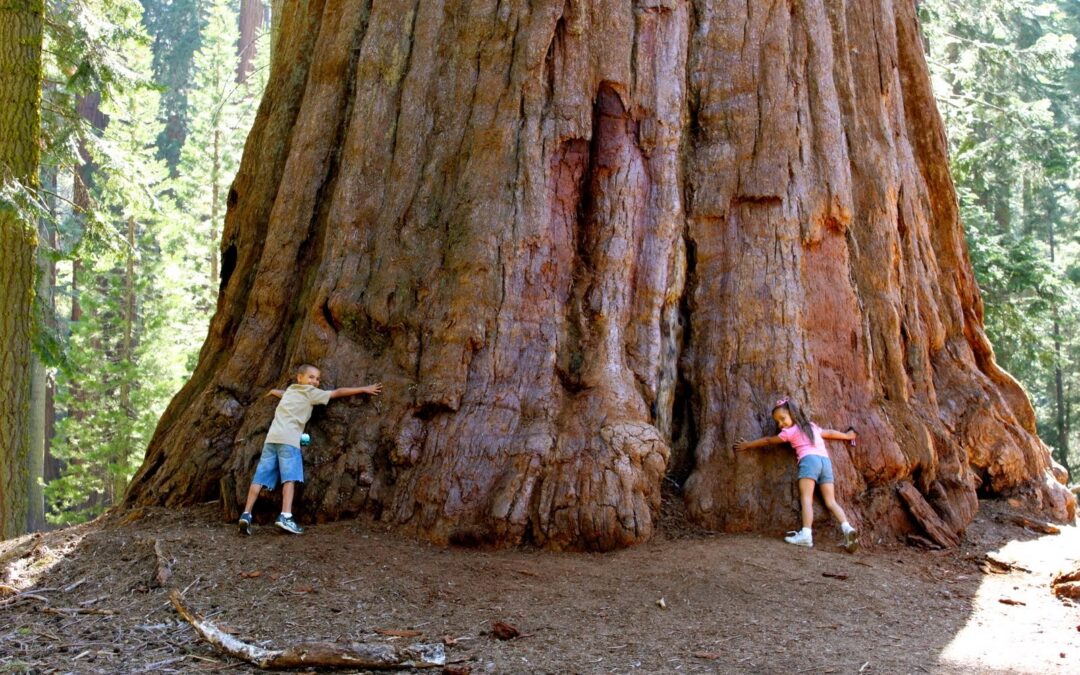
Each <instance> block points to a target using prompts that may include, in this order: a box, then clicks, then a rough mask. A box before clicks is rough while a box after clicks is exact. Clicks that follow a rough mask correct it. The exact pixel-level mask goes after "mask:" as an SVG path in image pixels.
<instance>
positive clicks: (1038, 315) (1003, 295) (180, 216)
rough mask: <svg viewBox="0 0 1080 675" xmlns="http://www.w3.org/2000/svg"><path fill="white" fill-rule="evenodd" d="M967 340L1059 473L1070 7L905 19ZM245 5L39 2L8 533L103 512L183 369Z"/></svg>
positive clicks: (234, 146)
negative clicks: (949, 177) (970, 329)
mask: <svg viewBox="0 0 1080 675" xmlns="http://www.w3.org/2000/svg"><path fill="white" fill-rule="evenodd" d="M920 16H921V19H922V23H923V30H924V35H925V44H926V49H927V53H928V60H929V63H930V67H931V72H932V75H933V78H934V89H935V94H936V95H937V98H938V105H939V108H940V110H941V113H942V115H943V117H944V119H945V124H946V127H947V129H948V134H949V142H950V151H951V162H952V170H953V175H954V178H955V180H956V187H957V191H958V194H959V198H960V206H961V213H962V219H963V222H964V224H965V229H966V235H967V240H968V246H969V248H970V253H971V259H972V263H973V265H974V267H975V273H976V277H977V279H978V282H979V285H980V287H981V289H982V292H983V297H984V300H985V303H986V326H987V331H988V333H989V335H990V337H991V340H992V341H993V344H994V346H995V350H996V354H997V358H998V360H999V362H1000V363H1001V364H1002V365H1003V366H1004V367H1005V368H1006V369H1007V370H1008V371H1009V372H1011V373H1012V374H1013V375H1014V376H1016V377H1017V379H1019V380H1020V382H1021V383H1022V384H1023V385H1024V387H1025V388H1026V389H1027V391H1028V393H1029V395H1030V397H1031V400H1032V403H1033V404H1034V406H1035V410H1036V413H1037V417H1038V425H1039V432H1040V435H1041V436H1042V438H1043V439H1044V441H1046V443H1047V444H1048V445H1049V446H1051V448H1052V449H1053V454H1054V457H1055V459H1057V461H1058V462H1060V463H1061V464H1063V465H1065V466H1066V467H1067V468H1069V469H1070V471H1073V470H1074V469H1075V468H1076V467H1078V466H1080V452H1077V451H1076V447H1077V440H1078V439H1077V438H1076V433H1075V432H1074V431H1073V429H1072V427H1071V410H1072V409H1073V403H1074V402H1076V401H1077V399H1078V398H1080V390H1078V389H1077V384H1078V382H1077V380H1078V377H1080V339H1078V338H1077V328H1078V325H1080V301H1078V297H1080V261H1078V247H1080V204H1078V188H1080V97H1078V96H1077V92H1078V91H1080V48H1078V45H1077V36H1078V35H1080V0H1058V1H1054V2H1041V3H1040V2H1023V1H1020V0H959V1H954V2H946V1H945V0H925V1H924V2H922V3H921V5H920ZM272 18H273V12H272V9H271V7H270V6H269V5H268V4H267V3H265V2H261V1H259V0H143V1H142V2H136V1H134V0H86V1H84V2H81V3H67V2H50V3H47V5H46V23H45V33H46V35H45V52H44V57H43V58H44V66H45V84H44V91H43V104H42V109H43V118H42V129H41V131H42V139H43V156H42V162H41V172H40V185H41V187H40V189H39V190H37V191H36V192H34V193H33V194H31V195H30V196H29V198H28V197H27V195H25V194H17V193H15V192H14V191H13V190H11V189H8V190H7V191H6V192H5V193H4V194H3V195H0V198H2V199H5V200H6V201H7V203H9V204H12V205H18V206H19V208H26V205H27V204H30V205H31V208H34V209H35V210H36V213H35V219H36V220H37V222H38V223H39V237H40V240H39V242H40V245H39V249H38V250H39V258H40V263H39V267H40V278H39V280H38V304H37V315H36V319H35V327H36V340H35V346H36V354H37V362H36V366H35V373H34V387H33V389H34V393H35V396H34V398H33V400H32V404H31V406H32V409H33V411H34V412H35V414H34V415H33V425H34V429H33V443H32V450H33V451H32V456H31V461H30V466H29V467H28V475H29V477H30V482H31V500H30V501H31V505H30V513H29V514H28V516H29V517H28V525H29V528H30V529H42V528H44V527H47V526H48V525H49V524H62V523H71V522H78V521H81V520H85V519H88V518H91V517H93V516H95V515H97V514H98V513H100V512H101V511H103V510H104V509H106V508H108V507H109V506H110V505H112V504H113V503H115V502H117V501H118V500H119V499H121V498H122V496H123V491H124V488H125V486H126V484H127V481H128V480H129V479H130V477H131V475H132V474H133V473H134V471H135V469H136V468H137V467H138V465H139V464H140V462H141V460H142V457H143V453H144V451H145V448H146V444H147V442H148V440H149V437H150V435H151V434H152V432H153V430H154V426H155V424H156V422H157V419H158V417H159V416H160V414H161V413H162V411H163V410H164V408H165V406H166V404H167V403H168V401H169V400H170V398H171V397H172V395H173V394H174V393H175V392H176V391H177V390H178V389H179V388H180V386H181V384H182V383H183V382H184V381H185V380H186V379H187V377H188V376H189V374H190V373H191V370H192V368H193V367H194V365H195V363H196V361H197V359H198V352H199V349H200V347H201V346H202V343H203V340H204V338H205V336H206V329H207V325H208V323H209V320H210V317H211V315H212V313H213V310H214V306H215V302H216V298H217V287H218V283H219V279H218V274H219V269H218V265H219V247H218V240H219V233H220V227H221V221H222V218H223V215H224V212H225V199H226V194H227V192H228V186H229V184H230V182H231V181H232V178H233V175H234V174H235V172H236V169H237V165H238V163H239V160H240V156H241V153H242V151H243V145H244V142H245V139H246V136H247V133H248V130H249V128H250V126H251V122H252V120H253V118H254V115H255V111H256V108H257V107H258V105H259V101H260V98H261V93H262V89H263V87H264V85H265V82H266V79H267V76H268V71H269V68H270V64H269V63H268V58H267V55H268V54H269V53H270V42H271V40H272V39H273V28H272V24H273V21H272Z"/></svg>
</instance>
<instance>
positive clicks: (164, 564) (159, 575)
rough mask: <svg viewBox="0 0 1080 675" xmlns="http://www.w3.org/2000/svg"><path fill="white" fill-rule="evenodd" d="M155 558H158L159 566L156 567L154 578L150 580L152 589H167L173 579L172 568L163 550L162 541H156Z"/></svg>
mask: <svg viewBox="0 0 1080 675" xmlns="http://www.w3.org/2000/svg"><path fill="white" fill-rule="evenodd" d="M154 556H155V557H156V558H157V564H156V565H154V578H153V579H151V580H150V587H151V588H165V587H166V586H168V585H169V579H171V578H172V566H171V562H170V560H169V558H168V557H166V556H165V552H164V551H162V550H161V540H160V539H155V540H154Z"/></svg>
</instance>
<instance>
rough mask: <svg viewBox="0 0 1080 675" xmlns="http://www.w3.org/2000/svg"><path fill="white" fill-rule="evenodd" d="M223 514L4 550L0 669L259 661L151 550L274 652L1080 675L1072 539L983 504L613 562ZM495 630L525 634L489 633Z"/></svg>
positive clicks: (724, 668) (571, 666)
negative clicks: (841, 535) (929, 540)
mask: <svg viewBox="0 0 1080 675" xmlns="http://www.w3.org/2000/svg"><path fill="white" fill-rule="evenodd" d="M219 513H220V510H219V508H218V507H217V506H216V505H206V506H204V507H200V508H198V509H193V510H188V511H183V512H175V511H165V510H159V511H147V512H141V513H138V514H135V515H136V516H137V517H136V518H132V517H131V515H130V514H118V515H112V516H106V517H104V518H102V519H99V520H98V521H96V522H94V523H91V524H89V525H84V526H80V527H75V528H69V529H65V530H60V531H56V532H51V533H48V534H45V535H40V536H32V537H23V538H21V539H17V540H12V541H8V542H2V543H0V573H3V574H5V575H6V580H5V581H4V582H3V583H5V584H7V587H6V588H5V587H0V672H35V673H38V672H40V673H54V672H76V673H138V672H155V673H168V672H182V673H193V672H203V671H205V672H254V671H255V670H256V669H255V668H254V667H252V666H249V665H247V664H245V663H243V662H240V661H237V660H234V659H232V658H229V657H227V656H224V655H222V654H220V653H218V652H216V651H215V650H214V648H212V647H211V646H209V645H208V644H206V643H205V642H203V641H202V640H201V639H200V638H199V637H198V636H197V635H196V634H195V633H194V631H193V630H192V628H191V627H190V626H189V625H188V624H187V623H184V622H183V621H182V620H181V619H180V618H179V616H178V615H177V614H176V613H175V612H174V610H173V609H172V607H171V606H170V604H169V601H168V598H167V588H156V587H154V582H153V580H152V579H153V577H154V574H155V570H156V567H157V565H158V559H159V558H158V555H157V554H156V553H155V551H154V548H155V544H156V545H157V548H158V550H159V551H160V552H161V554H162V555H163V556H164V558H166V559H167V560H168V561H169V562H170V568H171V570H172V577H171V579H169V580H168V582H167V584H166V586H167V587H168V588H175V589H179V590H181V591H182V592H183V597H184V600H185V602H186V604H187V605H188V607H189V608H190V609H192V610H194V611H196V612H198V613H201V614H202V615H203V616H204V617H205V618H207V619H209V620H210V621H212V622H214V623H216V624H217V625H219V626H221V627H223V628H225V629H227V630H229V631H232V632H233V633H234V634H235V635H236V636H237V637H239V638H241V639H244V640H247V641H249V642H252V643H257V644H261V645H265V646H270V647H282V646H285V644H286V643H288V642H290V641H292V642H296V641H300V640H353V641H362V642H394V643H401V642H413V641H423V642H438V641H440V640H442V639H443V638H444V637H449V638H450V640H448V642H449V643H450V645H451V646H448V647H447V655H448V659H449V661H450V662H452V664H453V666H454V668H456V669H457V670H456V672H459V673H463V672H469V671H471V672H473V673H486V672H500V673H516V672H558V673H626V672H649V673H660V672H662V673H700V672H719V673H800V672H806V673H1040V674H1043V673H1080V608H1078V607H1077V606H1075V605H1069V604H1066V603H1063V602H1062V601H1059V600H1058V599H1056V598H1055V597H1054V596H1053V595H1052V594H1051V593H1050V587H1049V581H1050V578H1051V577H1052V575H1053V573H1055V572H1057V571H1061V570H1064V569H1073V568H1076V567H1077V566H1078V565H1080V531H1078V529H1077V528H1076V527H1066V528H1063V532H1062V533H1061V534H1060V535H1056V536H1050V535H1036V534H1034V533H1032V532H1030V531H1027V530H1025V529H1022V528H1020V527H1017V526H1015V525H1011V524H1007V523H1006V522H1004V516H1006V515H1007V514H1008V513H1009V511H1008V507H1007V506H1005V505H1004V504H1001V503H996V502H995V503H984V504H983V506H982V508H981V512H980V515H979V518H978V519H977V520H976V522H974V523H973V524H972V526H971V527H970V528H969V530H968V532H967V535H966V537H965V541H964V543H963V545H962V546H961V548H960V549H959V550H955V551H947V552H943V551H937V552H927V551H921V550H917V549H913V548H903V547H897V546H885V545H876V546H870V547H869V549H868V550H867V549H864V550H863V551H862V552H860V553H857V554H855V555H849V554H847V553H844V552H843V551H841V550H840V549H839V548H838V547H837V546H836V544H835V542H836V540H837V533H836V532H833V531H830V530H828V529H819V530H817V531H815V539H816V547H815V548H814V549H812V550H808V549H802V548H797V547H794V546H790V545H788V544H785V543H784V542H783V541H782V540H781V539H780V538H779V537H774V536H734V535H720V534H710V533H705V532H700V531H696V530H694V529H693V528H690V527H687V526H686V525H685V523H684V522H683V521H682V520H681V518H680V515H679V513H678V511H677V509H676V508H670V509H669V510H668V511H667V512H666V515H665V522H664V526H663V528H662V532H661V534H660V535H659V536H658V537H657V538H656V539H655V540H654V541H652V542H651V543H649V544H647V545H644V546H640V547H638V548H634V549H631V550H626V551H621V552H617V553H609V554H552V553H545V552H542V551H537V550H511V551H485V550H476V549H441V548H437V547H433V546H429V545H426V544H424V543H419V542H416V541H411V540H405V539H401V538H400V537H398V536H395V535H393V534H390V533H387V532H384V531H382V530H381V529H380V528H379V527H378V526H377V525H372V524H371V523H368V522H364V521H348V522H340V523H334V524H327V525H318V526H314V527H312V528H310V529H309V530H308V532H307V533H306V534H304V535H303V536H299V537H297V536H289V535H285V534H279V533H278V532H277V531H276V530H275V529H274V528H272V527H270V526H262V527H259V528H257V529H256V533H255V535H254V536H252V537H250V538H242V537H240V536H238V534H237V532H236V528H235V527H234V526H233V525H232V524H231V523H223V522H221V520H220V517H219ZM138 516H141V517H138ZM987 556H990V557H991V558H994V559H997V560H999V561H1002V562H1006V563H1012V564H1013V565H1014V566H1015V567H1014V568H1012V569H1009V568H1007V567H1003V566H1000V565H998V566H992V565H987V563H986V562H985V559H986V557H987ZM1019 568H1022V569H1019ZM995 570H1001V572H1000V573H998V572H995ZM661 599H663V603H660V602H659V601H660V600H661ZM1002 600H1005V601H1008V602H1010V603H1013V604H1006V603H1004V602H1002ZM1016 603H1019V604H1016ZM661 604H663V605H664V607H661V606H660V605H661ZM494 621H504V622H507V623H510V624H513V625H514V626H516V627H517V628H519V629H520V631H521V633H522V635H521V636H520V637H517V638H515V639H512V640H507V641H503V640H499V639H496V637H495V636H494V635H493V634H492V633H491V626H492V623H493V622H494ZM379 630H383V631H386V630H397V631H402V630H412V631H419V633H420V635H418V636H416V637H407V638H394V637H389V636H387V635H385V634H382V633H379V632H378V631H379ZM354 672H355V671H354Z"/></svg>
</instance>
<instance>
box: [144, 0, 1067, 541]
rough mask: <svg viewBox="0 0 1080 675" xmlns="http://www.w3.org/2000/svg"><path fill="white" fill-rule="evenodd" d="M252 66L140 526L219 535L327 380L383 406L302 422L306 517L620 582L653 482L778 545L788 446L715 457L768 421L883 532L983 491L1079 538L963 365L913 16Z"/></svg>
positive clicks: (561, 1) (336, 49) (360, 19)
mask: <svg viewBox="0 0 1080 675" xmlns="http://www.w3.org/2000/svg"><path fill="white" fill-rule="evenodd" d="M273 59H274V61H273V62H274V64H275V65H274V69H273V72H272V73H271V78H270V82H269V84H268V87H267V90H266V94H265V96H266V97H267V98H266V100H267V101H272V103H273V105H263V106H262V107H261V108H260V112H259V116H258V118H257V120H256V122H255V126H254V129H253V130H252V135H251V137H250V138H249V139H248V143H247V145H246V152H245V154H244V158H243V160H242V162H241V167H240V171H239V173H238V175H237V177H236V180H235V181H234V182H233V185H232V187H231V189H230V191H229V196H228V199H227V203H228V205H229V208H228V210H227V212H226V215H225V226H224V229H223V234H222V249H221V250H222V258H223V260H225V261H226V264H225V265H224V266H223V268H222V272H221V292H220V296H219V298H218V304H217V313H216V315H215V316H214V319H213V321H212V322H211V327H210V333H209V336H208V338H207V342H206V344H205V345H204V348H203V351H202V354H201V359H200V363H199V365H198V367H197V368H196V370H195V373H194V374H193V376H192V378H191V381H190V382H189V383H188V384H187V385H186V386H185V388H184V389H183V390H182V391H181V392H180V393H179V394H178V395H177V397H176V398H175V399H174V400H173V402H172V403H171V405H170V406H169V409H168V410H167V411H166V412H165V414H164V415H163V417H162V419H161V422H160V424H159V425H158V428H157V431H156V433H155V436H154V439H153V441H152V442H151V444H150V448H149V450H148V453H147V457H146V460H145V462H144V464H143V466H142V468H141V469H140V472H139V473H138V474H137V476H136V478H135V480H134V481H133V483H132V487H131V488H130V490H129V492H128V498H127V501H128V503H130V504H184V503H192V502H196V501H200V500H204V499H207V498H212V497H214V496H218V495H220V496H221V497H222V503H223V505H224V512H225V513H224V515H225V516H226V517H233V516H234V515H235V514H236V512H237V508H238V503H239V501H240V500H242V498H243V494H244V493H245V492H246V490H247V487H248V483H249V481H250V479H251V474H252V471H253V470H254V466H255V462H256V461H257V455H258V451H259V448H260V446H261V444H262V441H263V435H264V433H265V430H266V428H267V426H268V424H269V422H270V419H271V417H272V415H273V405H272V402H270V401H269V400H268V399H267V398H266V397H265V396H264V395H263V394H264V393H265V391H266V390H267V389H268V388H270V387H272V386H281V385H282V384H284V383H285V382H286V379H287V376H288V373H289V372H290V370H291V369H292V368H293V367H294V366H295V365H297V364H299V363H302V362H312V363H316V364H318V365H319V366H320V367H321V368H322V372H323V381H324V386H327V387H334V386H341V385H347V384H352V383H356V382H358V381H364V380H375V379H378V380H382V381H383V382H384V383H385V384H386V389H385V393H384V395H383V396H382V397H380V398H379V399H378V400H377V401H374V402H371V401H365V400H357V399H346V400H342V401H335V402H333V403H332V404H331V405H330V406H328V407H327V408H326V409H320V410H319V411H318V412H317V414H316V415H315V416H314V417H313V418H312V421H311V423H310V424H309V430H310V431H311V434H312V436H313V439H314V440H313V444H312V446H311V447H310V448H309V449H308V450H307V451H306V453H305V463H306V471H307V474H306V475H307V482H306V484H305V487H304V490H303V494H302V495H301V496H300V498H299V504H298V507H299V508H298V512H299V513H300V514H301V515H302V516H304V517H307V518H314V519H327V518H338V517H342V516H346V515H350V514H356V513H362V512H370V513H372V514H374V515H376V516H377V517H379V518H381V519H382V520H383V521H385V522H387V523H390V524H392V525H394V526H396V527H398V528H400V529H401V530H403V531H406V532H412V533H416V534H419V535H422V536H425V537H427V538H429V539H431V540H433V541H436V542H440V543H447V542H459V543H478V542H489V543H493V544H496V545H514V544H518V543H521V542H535V543H537V544H540V545H542V546H545V547H548V548H553V549H599V550H606V549H611V548H617V547H620V546H627V545H630V544H634V543H636V542H640V541H644V540H646V539H648V538H649V537H650V536H651V535H652V533H653V531H654V529H655V523H656V514H657V510H658V508H659V504H660V489H661V482H662V481H663V480H664V477H665V475H666V473H667V472H668V471H669V470H671V471H677V472H678V473H679V475H686V473H689V474H690V476H689V478H688V479H687V481H686V483H685V497H686V501H687V505H688V507H689V512H690V514H691V516H692V517H693V518H694V519H695V520H696V521H697V522H699V523H701V524H703V525H706V526H708V527H714V528H720V529H727V530H751V529H752V530H761V531H775V530H776V529H778V528H780V527H790V526H792V525H793V524H794V523H795V522H797V512H798V511H797V499H796V494H795V491H794V487H793V486H794V478H795V476H794V470H793V463H792V461H791V454H790V450H789V449H784V448H776V449H774V450H771V451H762V452H759V453H754V454H740V455H736V454H735V453H734V452H733V451H732V449H731V448H732V444H733V443H734V442H735V440H736V439H737V438H739V437H740V436H745V437H753V436H761V435H766V434H770V435H771V434H773V433H775V429H774V427H773V425H772V422H771V419H770V417H769V411H770V409H771V407H772V403H773V401H775V400H776V399H777V398H779V397H780V396H781V395H791V396H793V397H795V398H796V399H797V400H799V402H801V403H803V404H805V406H806V407H807V408H808V409H809V410H811V411H812V413H813V418H814V419H816V420H817V421H818V422H819V423H821V424H822V425H824V426H839V427H841V428H843V427H845V426H846V425H847V424H849V423H850V424H854V425H856V426H857V427H858V428H859V431H860V439H861V441H860V444H859V446H858V447H857V448H855V449H853V448H851V447H850V446H846V445H841V444H836V445H834V447H833V452H834V460H835V464H836V470H837V475H838V483H837V487H838V492H839V494H840V496H841V498H842V500H843V502H844V505H845V507H847V508H848V513H849V515H851V517H852V518H853V520H854V521H855V522H856V523H857V524H859V525H861V526H862V527H863V528H864V529H866V530H868V531H870V532H871V533H873V534H874V535H876V536H882V537H897V536H902V535H904V534H906V533H908V532H911V531H913V530H914V529H916V528H917V527H919V521H918V518H919V517H920V516H918V515H910V514H911V513H916V512H918V513H922V514H925V513H927V511H926V509H921V508H915V507H910V508H911V509H912V511H911V512H910V513H909V510H908V509H909V507H908V506H906V504H910V503H912V500H913V499H925V500H926V501H928V502H929V503H930V505H932V506H933V507H934V509H936V511H937V513H938V515H939V516H940V518H941V519H942V520H943V521H944V522H945V523H946V526H947V527H949V528H951V529H953V530H954V531H959V530H962V529H963V527H964V526H965V525H966V524H967V523H968V522H969V521H970V519H971V518H972V517H973V515H974V512H975V510H976V508H977V499H976V491H977V490H981V491H983V492H984V493H986V494H1009V495H1016V496H1018V497H1020V498H1024V499H1027V500H1029V502H1030V503H1031V504H1032V506H1033V507H1034V508H1039V509H1041V510H1043V511H1044V512H1045V513H1047V514H1048V515H1050V516H1053V517H1057V518H1066V517H1071V516H1072V515H1073V512H1074V509H1075V502H1074V500H1073V499H1072V497H1071V495H1069V493H1068V492H1067V491H1066V490H1065V489H1064V488H1063V487H1061V486H1059V485H1057V484H1056V483H1054V482H1053V481H1047V480H1046V477H1047V475H1048V471H1049V466H1050V464H1049V462H1050V460H1049V456H1048V454H1047V453H1046V451H1045V449H1044V447H1043V446H1042V444H1041V443H1040V442H1039V440H1038V438H1037V437H1036V436H1035V420H1034V414H1033V410H1032V408H1031V405H1030V402H1029V401H1028V400H1027V397H1026V395H1025V394H1024V392H1023V390H1022V389H1021V388H1020V386H1019V385H1018V384H1017V383H1016V381H1015V380H1013V379H1012V378H1011V377H1010V376H1009V375H1008V374H1007V373H1005V372H1003V371H1002V370H1001V369H1000V368H999V367H998V366H997V364H996V363H995V361H994V357H993V352H992V349H991V347H990V345H989V343H988V342H987V340H986V336H985V333H984V330H983V324H982V305H981V299H980V297H979V293H978V289H977V287H976V286H975V281H974V278H973V275H972V271H971V265H970V262H969V260H968V256H967V250H966V248H965V246H964V239H963V233H962V231H961V228H960V224H959V222H958V215H957V206H956V194H955V191H954V189H953V185H952V182H951V179H950V178H949V173H948V163H947V157H946V144H945V136H944V131H943V128H942V125H941V121H940V119H939V117H938V115H937V112H936V108H935V104H934V101H933V98H932V94H931V88H930V80H929V76H928V73H927V69H926V66H925V63H924V60H923V53H922V47H921V44H920V41H919V32H918V25H917V21H916V15H915V6H914V3H913V1H912V0H897V1H895V2H885V1H884V0H857V1H850V2H839V0H817V1H809V2H799V3H792V4H781V5H771V4H761V3H747V2H744V1H742V0H740V1H738V2H736V1H735V0H725V1H720V2H706V1H704V0H648V1H642V2H635V3H624V2H614V1H606V0H596V1H595V2H588V3H586V2H580V1H576V0H570V1H569V2H567V1H566V0H547V1H544V0H541V1H538V2H525V0H510V1H508V2H500V3H494V2H490V1H487V0H458V1H457V2H452V3H425V2H407V3H404V6H403V5H402V4H401V3H392V4H385V3H369V2H352V3H332V2H320V1H318V0H316V1H313V2H308V3H286V6H285V10H284V14H283V15H282V16H281V30H280V36H279V39H278V41H277V43H276V47H275V54H274V57H273ZM265 102H266V101H264V103H265ZM672 452H679V453H682V454H681V455H680V456H676V457H674V458H673V457H672ZM912 486H914V487H915V488H917V490H912V489H910V488H911V487H912ZM897 488H904V489H903V492H904V494H905V495H906V497H905V498H904V499H903V500H902V499H901V498H900V497H898V496H897ZM916 506H919V505H918V504H916Z"/></svg>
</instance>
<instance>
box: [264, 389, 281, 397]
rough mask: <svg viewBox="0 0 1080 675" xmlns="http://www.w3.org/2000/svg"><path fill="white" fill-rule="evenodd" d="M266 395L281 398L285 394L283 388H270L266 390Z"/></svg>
mask: <svg viewBox="0 0 1080 675" xmlns="http://www.w3.org/2000/svg"><path fill="white" fill-rule="evenodd" d="M266 395H267V396H277V397H278V398H281V397H282V396H284V395H285V391H284V390H283V389H271V390H270V391H268V392H266Z"/></svg>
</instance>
